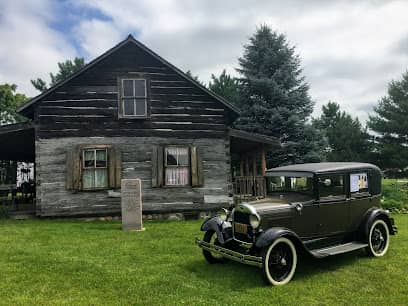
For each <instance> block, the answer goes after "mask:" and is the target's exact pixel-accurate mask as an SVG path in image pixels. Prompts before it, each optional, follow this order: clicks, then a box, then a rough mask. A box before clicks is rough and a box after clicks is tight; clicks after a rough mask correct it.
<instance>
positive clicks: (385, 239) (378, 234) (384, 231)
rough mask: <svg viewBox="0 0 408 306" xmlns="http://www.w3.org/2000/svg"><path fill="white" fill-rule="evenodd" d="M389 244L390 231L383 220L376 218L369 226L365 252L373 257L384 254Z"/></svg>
mask: <svg viewBox="0 0 408 306" xmlns="http://www.w3.org/2000/svg"><path fill="white" fill-rule="evenodd" d="M389 245H390V233H389V230H388V225H387V223H385V221H384V220H381V219H376V220H374V222H373V224H371V226H370V231H369V234H368V247H367V253H368V255H370V256H373V257H381V256H384V255H385V254H386V253H387V251H388V247H389Z"/></svg>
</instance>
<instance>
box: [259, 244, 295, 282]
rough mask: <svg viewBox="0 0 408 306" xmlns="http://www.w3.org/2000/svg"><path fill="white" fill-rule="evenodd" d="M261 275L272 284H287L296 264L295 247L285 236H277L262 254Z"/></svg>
mask: <svg viewBox="0 0 408 306" xmlns="http://www.w3.org/2000/svg"><path fill="white" fill-rule="evenodd" d="M262 260H263V266H262V269H263V275H264V278H265V280H266V281H267V282H268V283H269V284H271V285H273V286H281V285H285V284H287V283H288V282H289V281H290V280H291V279H292V277H293V275H294V274H295V270H296V264H297V253H296V247H295V245H294V244H293V242H292V241H290V240H289V239H288V238H286V237H279V238H278V239H276V240H275V241H274V242H273V243H272V244H271V245H270V246H268V247H265V248H264V250H263V254H262Z"/></svg>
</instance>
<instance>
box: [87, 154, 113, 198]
mask: <svg viewBox="0 0 408 306" xmlns="http://www.w3.org/2000/svg"><path fill="white" fill-rule="evenodd" d="M82 154H83V158H82V160H83V165H82V187H83V189H86V190H89V189H100V188H107V187H108V152H107V149H84V150H83V151H82Z"/></svg>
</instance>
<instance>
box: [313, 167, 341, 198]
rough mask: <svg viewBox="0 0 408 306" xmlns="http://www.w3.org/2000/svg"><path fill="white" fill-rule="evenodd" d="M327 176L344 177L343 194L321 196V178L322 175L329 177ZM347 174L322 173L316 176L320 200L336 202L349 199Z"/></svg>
mask: <svg viewBox="0 0 408 306" xmlns="http://www.w3.org/2000/svg"><path fill="white" fill-rule="evenodd" d="M327 176H330V177H332V176H337V177H342V178H343V194H341V195H335V196H324V197H322V196H321V192H320V190H321V189H320V184H319V179H320V178H322V177H327ZM347 182H348V179H347V174H345V173H322V174H319V175H317V176H316V191H317V196H318V200H319V202H336V201H344V200H345V199H347V194H348V192H349V191H348V186H347Z"/></svg>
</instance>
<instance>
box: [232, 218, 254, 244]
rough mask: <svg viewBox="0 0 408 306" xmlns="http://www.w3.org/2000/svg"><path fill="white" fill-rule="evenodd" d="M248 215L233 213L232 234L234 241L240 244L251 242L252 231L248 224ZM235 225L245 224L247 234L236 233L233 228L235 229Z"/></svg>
mask: <svg viewBox="0 0 408 306" xmlns="http://www.w3.org/2000/svg"><path fill="white" fill-rule="evenodd" d="M249 216H250V215H249V214H246V213H242V212H239V211H235V212H234V215H233V224H232V225H233V233H234V239H236V240H239V241H242V242H247V243H252V242H253V233H252V232H253V229H252V227H251V225H250V224H249ZM235 223H240V224H245V225H247V229H248V231H247V233H246V234H243V233H237V232H236V231H235V230H234V228H235Z"/></svg>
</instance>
